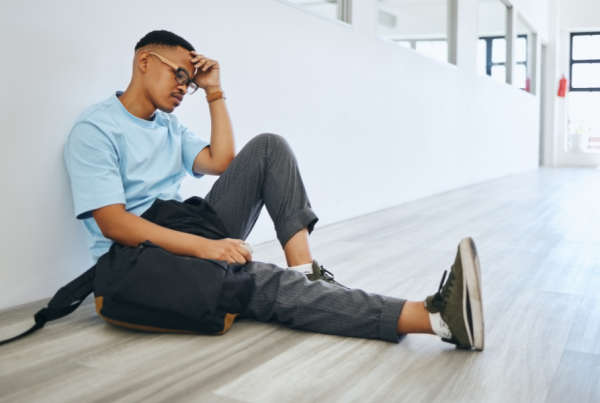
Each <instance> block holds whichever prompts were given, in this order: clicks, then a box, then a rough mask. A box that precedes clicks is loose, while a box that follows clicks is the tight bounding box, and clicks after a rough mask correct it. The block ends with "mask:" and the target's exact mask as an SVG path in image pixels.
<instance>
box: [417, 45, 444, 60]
mask: <svg viewBox="0 0 600 403" xmlns="http://www.w3.org/2000/svg"><path fill="white" fill-rule="evenodd" d="M416 50H417V52H419V53H423V54H424V55H427V56H429V57H433V58H434V59H437V60H440V61H442V62H445V61H447V60H448V42H446V41H417V49H416Z"/></svg>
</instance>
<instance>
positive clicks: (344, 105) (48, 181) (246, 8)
mask: <svg viewBox="0 0 600 403" xmlns="http://www.w3.org/2000/svg"><path fill="white" fill-rule="evenodd" d="M353 3H354V16H353V21H354V23H353V26H349V25H346V24H343V23H338V22H333V21H331V20H328V19H325V18H321V17H318V16H316V15H314V14H311V13H309V12H304V11H301V10H299V9H298V8H295V7H292V6H290V5H288V4H285V3H283V2H279V1H277V0H251V1H249V0H219V1H208V0H195V1H187V0H181V1H180V2H179V3H178V7H177V8H176V7H174V6H173V5H171V4H167V3H164V2H161V1H157V0H145V1H141V0H140V1H127V2H122V1H116V0H104V1H89V2H81V1H74V0H71V1H66V0H63V1H41V0H37V1H26V0H23V1H19V2H4V3H2V5H1V6H0V30H1V34H2V35H0V38H1V39H0V41H1V44H2V46H1V48H2V52H3V55H2V60H3V62H2V63H1V64H0V88H1V89H2V93H3V94H4V96H3V97H2V98H1V100H0V102H1V104H0V128H1V133H2V134H1V135H2V147H1V148H0V175H1V176H0V178H1V179H0V181H1V183H2V189H3V195H4V197H2V201H1V202H0V203H1V204H0V206H1V208H0V222H1V223H2V225H1V227H0V256H2V259H1V260H0V309H1V308H7V307H11V306H15V305H19V304H23V303H26V302H30V301H33V300H37V299H41V298H44V297H48V296H51V295H52V294H53V293H54V292H55V291H56V290H57V289H58V287H60V286H62V285H63V284H65V283H66V282H68V281H69V280H71V279H72V278H74V277H75V276H76V275H78V274H79V273H81V272H83V271H84V270H86V269H87V268H88V267H89V266H90V263H91V259H90V257H89V252H88V250H87V247H86V244H85V237H84V231H83V227H82V226H81V224H80V223H79V222H78V221H77V220H76V219H75V217H74V212H73V202H72V196H71V190H70V184H69V179H68V176H67V172H66V169H65V166H64V163H63V158H62V151H63V146H64V143H65V140H66V138H67V135H68V133H69V130H70V128H71V125H72V123H73V121H74V119H75V118H76V116H77V115H78V114H79V113H80V112H81V111H82V110H83V109H84V108H86V107H87V106H88V105H90V104H92V103H95V102H98V101H101V100H104V99H105V98H106V97H108V96H109V95H111V94H112V93H113V92H114V91H116V90H122V89H124V88H125V87H126V85H127V83H128V80H129V78H130V69H131V58H132V54H133V47H134V45H135V43H136V42H137V41H138V40H139V39H140V38H141V37H142V36H143V35H145V34H146V33H147V32H148V31H151V30H154V29H168V30H172V31H174V32H176V33H178V34H179V35H181V36H183V37H185V38H187V39H188V40H189V41H191V42H192V43H193V44H194V45H195V47H196V49H198V50H199V51H201V52H203V53H205V54H206V55H210V56H211V57H214V58H216V59H217V60H219V61H220V62H221V64H222V71H223V86H224V88H225V90H226V91H227V95H228V97H227V103H228V105H229V107H230V110H231V114H232V116H233V120H234V124H235V128H236V136H237V144H238V148H239V147H241V146H243V144H244V143H246V142H247V141H248V140H249V139H250V138H251V137H252V136H254V135H256V134H259V133H262V132H273V133H279V134H281V135H283V136H285V137H286V138H287V139H288V140H289V142H290V143H291V145H292V147H293V148H294V150H295V152H296V154H297V157H298V160H299V163H300V166H301V171H302V174H303V177H304V179H305V182H306V186H307V189H308V192H309V194H310V196H311V202H312V205H313V207H314V208H315V210H316V212H317V214H318V215H319V216H320V218H321V221H320V223H319V224H318V225H317V231H318V228H319V227H322V226H323V225H327V224H330V223H334V222H337V221H340V220H345V219H348V218H351V217H355V216H358V215H362V214H367V213H370V212H373V211H376V210H380V209H384V208H387V207H391V206H395V205H398V204H401V203H404V202H408V201H411V200H415V199H418V198H422V197H426V196H429V195H432V194H435V193H440V192H444V191H447V190H451V189H455V188H458V187H462V186H468V185H471V184H475V183H478V182H481V181H486V180H490V179H493V178H498V177H502V176H505V175H510V174H515V173H519V172H523V171H527V170H531V169H535V168H536V166H537V149H538V120H539V116H538V99H537V98H536V97H535V96H533V95H531V94H528V93H525V92H523V91H521V90H518V89H516V88H514V87H511V86H509V85H507V84H500V83H497V82H494V81H492V80H491V79H490V78H488V77H483V76H479V75H478V74H477V73H476V69H475V60H476V48H475V46H476V35H477V25H476V24H477V22H476V16H477V2H476V0H461V1H460V4H461V8H460V10H459V32H458V38H459V48H458V66H454V65H450V64H445V63H440V62H436V61H433V60H431V59H428V58H427V57H425V56H422V55H420V54H417V53H416V52H414V51H412V50H409V49H405V48H402V47H400V46H397V45H393V44H390V43H388V42H385V41H382V40H379V39H377V37H376V30H377V20H376V18H377V2H376V0H354V1H353ZM529 7H532V8H530V9H529V11H528V12H529V13H531V15H537V14H536V10H537V8H536V7H534V6H531V5H530V6H529ZM178 10H186V11H187V12H188V13H189V16H186V15H185V14H183V13H181V12H179V11H178ZM540 12H543V11H540ZM190 16H193V18H191V17H190ZM177 115H178V116H179V117H180V119H181V120H182V121H183V122H184V123H185V124H187V125H188V126H189V127H190V128H191V129H192V130H194V131H195V132H196V133H197V134H198V135H199V136H200V137H203V138H208V135H209V120H208V113H207V107H206V102H205V101H204V99H203V97H202V96H201V95H194V96H192V97H189V98H188V99H186V102H184V103H183V105H182V106H181V107H180V108H179V109H178V111H177ZM212 180H213V179H210V178H203V179H201V180H193V179H191V178H188V179H186V181H185V182H184V185H183V188H182V193H183V196H184V197H187V196H190V195H192V194H198V195H201V196H203V195H204V194H205V193H206V192H207V190H208V189H209V188H210V184H211V183H212ZM271 227H272V225H271V224H270V223H269V221H268V217H266V216H265V217H263V219H261V220H260V221H259V224H258V225H257V228H256V231H255V233H254V234H253V235H252V237H251V239H250V241H251V242H252V243H258V242H261V241H265V240H268V239H273V232H272V229H271Z"/></svg>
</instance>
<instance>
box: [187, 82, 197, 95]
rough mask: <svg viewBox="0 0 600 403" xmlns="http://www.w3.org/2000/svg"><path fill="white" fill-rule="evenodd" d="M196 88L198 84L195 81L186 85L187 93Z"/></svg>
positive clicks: (194, 90)
mask: <svg viewBox="0 0 600 403" xmlns="http://www.w3.org/2000/svg"><path fill="white" fill-rule="evenodd" d="M197 89H198V86H197V85H196V83H195V82H193V81H192V82H191V83H190V85H188V87H187V92H188V94H190V95H192V94H193V93H194V92H196V90H197Z"/></svg>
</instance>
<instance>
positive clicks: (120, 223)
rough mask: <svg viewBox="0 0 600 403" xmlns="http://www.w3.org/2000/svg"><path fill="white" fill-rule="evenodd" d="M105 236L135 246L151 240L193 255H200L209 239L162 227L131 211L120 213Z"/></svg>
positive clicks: (174, 250) (172, 250) (181, 253)
mask: <svg viewBox="0 0 600 403" xmlns="http://www.w3.org/2000/svg"><path fill="white" fill-rule="evenodd" d="M104 236H106V237H107V238H109V239H111V240H113V241H115V242H118V243H120V244H122V245H127V246H134V247H135V246H138V245H139V244H140V243H141V242H144V241H146V240H149V241H150V242H152V243H154V244H156V245H158V246H160V247H162V248H164V249H165V250H167V251H169V252H171V253H173V254H176V255H182V256H192V257H199V256H200V254H201V253H202V251H203V249H204V248H205V244H206V241H208V240H207V239H205V238H202V237H199V236H196V235H192V234H187V233H185V232H179V231H174V230H171V229H168V228H165V227H161V226H160V225H156V224H154V223H152V222H150V221H148V220H146V219H144V218H141V217H138V216H137V215H135V214H132V213H129V212H122V213H121V214H119V219H118V220H114V221H113V222H112V223H111V228H110V230H109V231H107V233H106V234H104Z"/></svg>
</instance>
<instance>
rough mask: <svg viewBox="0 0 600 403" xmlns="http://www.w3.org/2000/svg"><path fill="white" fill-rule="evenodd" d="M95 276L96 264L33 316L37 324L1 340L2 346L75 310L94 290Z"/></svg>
mask: <svg viewBox="0 0 600 403" xmlns="http://www.w3.org/2000/svg"><path fill="white" fill-rule="evenodd" d="M95 276H96V266H95V265H94V266H92V267H91V268H90V269H89V270H88V271H86V272H85V273H83V274H82V275H81V276H79V277H77V278H76V279H75V280H73V281H71V282H70V283H69V284H67V285H65V286H64V287H62V288H61V289H60V290H58V292H57V293H56V294H55V295H54V297H52V299H51V300H50V302H48V306H47V307H46V308H43V309H41V310H40V311H38V312H37V313H36V314H35V315H34V316H33V318H34V319H35V325H33V327H31V329H29V330H27V331H25V332H23V333H21V334H19V335H17V336H15V337H12V338H10V339H7V340H2V341H0V346H1V345H3V344H7V343H10V342H11V341H15V340H17V339H20V338H21V337H25V336H27V335H29V334H31V333H33V332H35V331H36V330H38V329H41V328H43V327H44V325H45V324H46V322H50V321H52V320H56V319H60V318H62V317H64V316H67V315H68V314H70V313H72V312H73V311H75V310H76V309H77V308H78V307H79V305H81V303H82V302H83V300H84V299H86V297H87V296H88V295H90V294H91V293H92V291H94V278H95Z"/></svg>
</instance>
